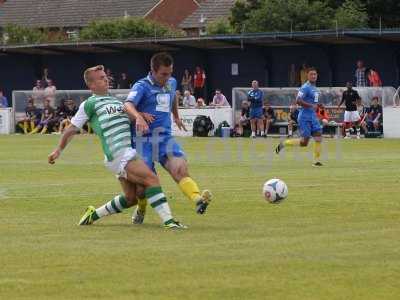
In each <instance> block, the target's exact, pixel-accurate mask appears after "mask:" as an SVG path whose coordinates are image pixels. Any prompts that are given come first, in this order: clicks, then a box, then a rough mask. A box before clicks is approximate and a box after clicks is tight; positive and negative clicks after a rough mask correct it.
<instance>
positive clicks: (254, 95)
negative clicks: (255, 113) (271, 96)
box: [247, 89, 264, 109]
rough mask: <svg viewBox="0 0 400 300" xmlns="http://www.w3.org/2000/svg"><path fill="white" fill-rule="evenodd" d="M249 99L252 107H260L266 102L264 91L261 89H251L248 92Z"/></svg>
mask: <svg viewBox="0 0 400 300" xmlns="http://www.w3.org/2000/svg"><path fill="white" fill-rule="evenodd" d="M247 99H248V100H249V101H250V109H260V108H262V107H263V104H264V103H263V100H264V93H263V92H262V91H261V90H259V89H257V90H254V89H253V90H250V91H249V92H248V93H247Z"/></svg>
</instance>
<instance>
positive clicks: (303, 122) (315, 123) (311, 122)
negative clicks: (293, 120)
mask: <svg viewBox="0 0 400 300" xmlns="http://www.w3.org/2000/svg"><path fill="white" fill-rule="evenodd" d="M297 123H298V126H299V132H300V136H301V137H303V138H309V137H310V136H312V135H314V134H315V133H317V132H320V133H322V127H321V124H320V123H319V120H318V119H317V118H316V117H311V118H298V119H297Z"/></svg>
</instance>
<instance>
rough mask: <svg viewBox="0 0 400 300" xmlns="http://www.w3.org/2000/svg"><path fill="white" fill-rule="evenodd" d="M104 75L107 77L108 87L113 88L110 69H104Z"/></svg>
mask: <svg viewBox="0 0 400 300" xmlns="http://www.w3.org/2000/svg"><path fill="white" fill-rule="evenodd" d="M106 75H107V79H108V88H109V89H115V79H114V75H113V74H112V73H111V70H110V69H106Z"/></svg>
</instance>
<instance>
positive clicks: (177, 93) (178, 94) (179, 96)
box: [175, 90, 183, 107]
mask: <svg viewBox="0 0 400 300" xmlns="http://www.w3.org/2000/svg"><path fill="white" fill-rule="evenodd" d="M175 101H178V106H180V107H181V106H182V105H183V97H182V94H181V91H180V90H176V91H175Z"/></svg>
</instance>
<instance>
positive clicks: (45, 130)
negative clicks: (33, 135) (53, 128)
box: [40, 126, 47, 134]
mask: <svg viewBox="0 0 400 300" xmlns="http://www.w3.org/2000/svg"><path fill="white" fill-rule="evenodd" d="M46 132H47V126H44V127H43V129H42V131H41V132H40V134H45V133H46Z"/></svg>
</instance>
